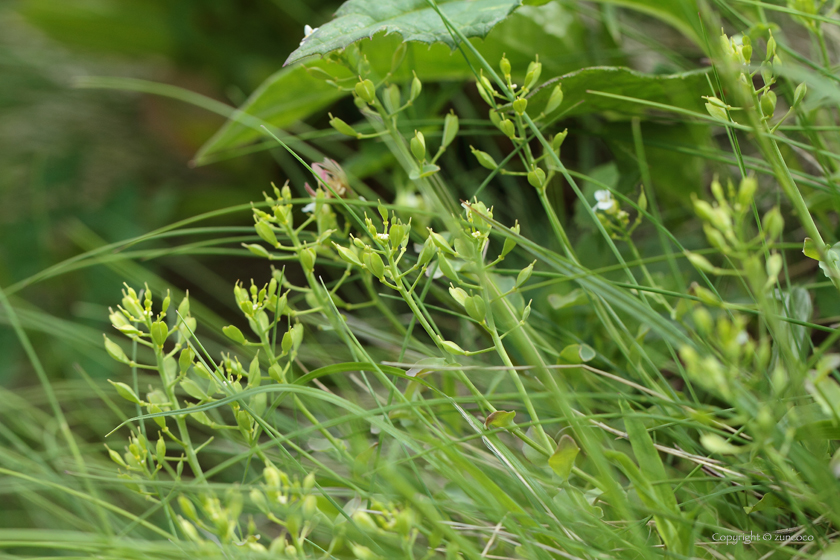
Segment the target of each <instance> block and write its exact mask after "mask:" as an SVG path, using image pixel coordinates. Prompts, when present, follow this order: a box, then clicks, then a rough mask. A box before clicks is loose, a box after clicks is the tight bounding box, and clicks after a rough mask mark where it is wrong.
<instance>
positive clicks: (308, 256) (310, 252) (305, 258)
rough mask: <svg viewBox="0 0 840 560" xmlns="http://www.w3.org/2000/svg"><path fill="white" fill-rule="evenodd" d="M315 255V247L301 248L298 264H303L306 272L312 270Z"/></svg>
mask: <svg viewBox="0 0 840 560" xmlns="http://www.w3.org/2000/svg"><path fill="white" fill-rule="evenodd" d="M316 257H317V253H316V252H315V249H312V248H311V247H310V248H308V249H302V250H301V252H300V264H301V266H303V269H304V270H305V271H307V272H312V270H313V269H314V268H315V259H316Z"/></svg>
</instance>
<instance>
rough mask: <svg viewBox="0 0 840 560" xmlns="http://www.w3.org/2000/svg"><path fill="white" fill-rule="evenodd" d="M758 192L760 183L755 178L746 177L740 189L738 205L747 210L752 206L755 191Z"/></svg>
mask: <svg viewBox="0 0 840 560" xmlns="http://www.w3.org/2000/svg"><path fill="white" fill-rule="evenodd" d="M756 190H758V181H756V179H755V177H754V176H752V175H751V176H749V177H744V178H743V179H742V180H741V184H740V186H739V187H738V203H739V204H740V205H741V206H742V208H744V209H745V208H747V207H749V206H751V205H752V202H753V197H755V191H756Z"/></svg>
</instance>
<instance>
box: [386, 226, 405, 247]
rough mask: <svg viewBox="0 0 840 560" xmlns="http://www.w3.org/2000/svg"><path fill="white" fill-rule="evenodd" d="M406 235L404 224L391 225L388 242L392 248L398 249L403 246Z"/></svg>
mask: <svg viewBox="0 0 840 560" xmlns="http://www.w3.org/2000/svg"><path fill="white" fill-rule="evenodd" d="M405 234H406V226H404V225H403V224H393V225H391V229H390V230H388V242H389V243H390V244H391V248H393V249H396V248H398V247H399V246H400V245H402V242H403V239H404V238H405Z"/></svg>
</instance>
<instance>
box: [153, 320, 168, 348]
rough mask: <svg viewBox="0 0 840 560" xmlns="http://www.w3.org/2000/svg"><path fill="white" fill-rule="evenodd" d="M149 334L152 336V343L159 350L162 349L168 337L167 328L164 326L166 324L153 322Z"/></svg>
mask: <svg viewBox="0 0 840 560" xmlns="http://www.w3.org/2000/svg"><path fill="white" fill-rule="evenodd" d="M149 332H150V333H151V335H152V342H154V343H155V344H157V346H158V347H159V348H163V343H164V342H166V338H167V337H168V336H169V327H167V326H166V323H164V322H163V321H155V322H154V323H152V326H151V328H150V329H149Z"/></svg>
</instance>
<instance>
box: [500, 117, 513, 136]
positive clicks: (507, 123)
mask: <svg viewBox="0 0 840 560" xmlns="http://www.w3.org/2000/svg"><path fill="white" fill-rule="evenodd" d="M499 130H501V131H502V133H503V134H504V135H505V136H507V137H508V138H513V137H515V136H516V126H515V125H514V124H513V121H512V120H510V119H504V120H503V121H502V122H500V123H499Z"/></svg>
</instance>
